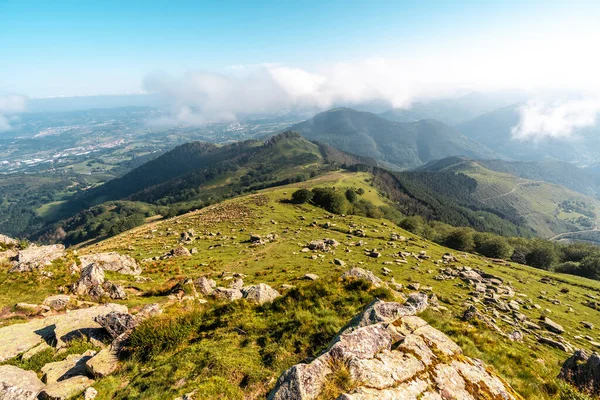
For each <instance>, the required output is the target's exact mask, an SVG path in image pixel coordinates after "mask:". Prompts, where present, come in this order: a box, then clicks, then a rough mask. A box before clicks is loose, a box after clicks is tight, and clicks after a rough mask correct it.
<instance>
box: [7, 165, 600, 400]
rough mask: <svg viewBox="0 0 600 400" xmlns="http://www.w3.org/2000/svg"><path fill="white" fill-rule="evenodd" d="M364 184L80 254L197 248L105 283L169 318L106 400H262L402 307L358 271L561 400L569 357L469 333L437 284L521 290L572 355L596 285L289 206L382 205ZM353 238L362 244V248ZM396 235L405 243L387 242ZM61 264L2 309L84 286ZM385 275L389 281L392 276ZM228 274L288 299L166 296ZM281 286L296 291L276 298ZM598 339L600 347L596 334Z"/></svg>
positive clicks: (249, 205)
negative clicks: (371, 321) (426, 294)
mask: <svg viewBox="0 0 600 400" xmlns="http://www.w3.org/2000/svg"><path fill="white" fill-rule="evenodd" d="M369 182H370V176H369V175H368V174H367V173H349V172H332V173H330V174H327V175H322V176H319V177H317V178H315V179H313V180H309V181H306V182H302V183H296V184H291V185H288V186H286V187H282V188H275V189H266V190H263V191H261V192H258V193H256V194H252V195H247V196H244V197H239V198H235V199H232V200H227V201H224V202H223V203H220V204H216V205H213V206H210V207H207V208H205V209H203V210H199V211H195V212H191V213H188V214H185V215H181V216H179V217H175V218H172V219H168V220H164V221H158V222H152V223H149V224H147V225H144V226H141V227H138V228H135V229H132V230H130V231H127V232H124V233H122V234H120V235H118V236H115V237H113V238H110V239H107V240H104V241H102V242H99V243H96V244H93V245H90V246H87V247H81V248H79V249H77V254H75V253H73V254H72V255H71V257H72V258H76V257H77V256H79V255H83V254H88V253H97V252H101V251H117V252H119V253H121V254H128V255H131V256H132V257H134V258H135V259H137V260H138V262H140V261H142V260H145V259H149V258H151V257H154V256H160V255H162V254H164V253H166V252H168V251H169V250H170V249H172V248H174V247H176V246H178V245H180V244H179V233H180V232H184V231H186V230H189V229H194V230H195V232H196V235H197V236H198V238H197V239H196V240H195V241H194V242H193V243H192V244H188V245H186V246H187V247H188V248H196V249H197V253H195V254H192V256H191V257H183V258H171V259H168V260H162V261H148V262H144V263H143V264H142V267H143V269H144V272H143V274H142V276H143V277H145V278H149V279H148V280H147V281H145V282H142V281H139V280H138V281H136V279H135V278H134V277H132V276H124V275H117V274H111V273H110V272H108V273H107V274H108V276H109V278H110V279H111V280H113V281H116V282H119V283H121V284H123V285H124V286H125V287H126V290H127V291H128V293H129V299H128V300H123V301H120V302H121V303H123V304H126V305H127V306H129V307H130V308H132V309H134V310H135V309H136V308H138V307H140V306H142V305H143V304H146V303H151V302H159V303H162V304H163V305H164V307H165V313H164V315H163V316H161V317H158V318H155V319H151V320H149V321H147V322H146V323H144V324H143V325H142V326H141V327H140V328H139V329H138V330H136V332H135V333H134V335H133V337H132V348H131V356H130V358H129V359H127V360H126V361H125V362H124V364H123V367H122V368H121V370H120V372H119V373H117V374H115V375H112V376H109V377H107V378H104V379H102V380H100V381H98V382H97V383H96V385H95V387H96V388H97V389H98V391H99V393H100V395H99V397H98V398H100V399H110V398H116V399H125V398H138V397H139V396H141V395H142V393H143V396H144V398H151V399H172V398H174V397H176V396H178V395H182V394H183V393H188V392H191V391H194V390H195V391H196V398H200V399H203V398H224V399H251V398H264V396H265V394H266V393H267V392H268V391H269V390H270V389H271V388H272V387H273V385H274V382H275V379H276V378H277V377H278V376H279V374H280V373H281V372H282V371H283V370H284V369H286V368H288V367H289V366H291V365H293V364H295V363H297V362H300V361H302V360H305V359H307V358H310V357H314V356H316V355H318V354H319V352H320V351H321V350H322V349H323V348H324V347H325V346H326V345H327V343H328V342H329V340H331V338H332V337H333V336H334V335H335V333H336V332H337V331H338V330H339V329H340V328H341V327H342V326H344V325H345V324H346V323H347V322H348V320H349V319H350V318H351V317H352V316H353V315H355V314H356V313H357V312H358V311H359V310H360V309H361V308H362V307H364V306H365V305H366V304H367V303H368V302H369V301H371V300H372V299H373V298H375V297H377V298H382V299H393V298H394V294H393V292H392V291H390V290H389V289H382V288H378V289H373V288H369V286H368V285H365V284H362V283H361V282H358V283H354V284H345V283H342V282H341V281H340V280H339V277H340V275H341V273H342V272H344V271H346V270H348V269H349V268H351V267H355V266H356V267H361V268H364V269H367V270H370V271H372V272H373V273H375V274H376V275H377V276H379V277H380V278H382V279H383V280H384V281H387V282H389V281H390V280H391V278H394V280H395V281H396V282H397V283H400V284H402V285H404V289H403V290H402V292H404V293H405V294H407V293H410V292H411V291H413V290H410V289H407V288H406V286H407V285H408V284H411V283H419V284H420V286H421V290H423V289H425V290H428V289H427V287H431V291H432V292H433V293H435V294H436V295H437V297H438V298H439V300H440V304H441V305H442V306H443V307H444V308H445V310H444V309H442V310H440V311H433V310H429V311H427V312H426V313H425V314H424V315H423V318H424V319H426V320H427V321H428V322H429V323H431V324H432V325H433V326H435V327H436V328H438V329H440V330H442V331H443V332H445V333H446V334H448V335H449V336H451V338H452V339H453V340H455V341H457V343H458V344H459V345H460V346H461V347H462V348H463V350H464V352H465V354H466V355H467V356H470V357H475V358H480V359H482V360H484V361H485V362H486V363H488V364H489V365H490V366H491V367H493V368H494V369H495V370H497V371H498V372H499V373H500V374H501V375H502V376H504V377H505V378H506V379H507V380H508V381H509V383H510V384H511V385H512V386H513V387H514V388H515V389H516V390H517V391H518V392H519V393H520V394H521V395H523V396H524V397H525V398H532V399H533V398H535V399H552V398H559V396H560V391H559V386H558V384H557V382H556V381H555V377H556V375H557V374H558V371H559V369H560V365H561V364H562V362H563V361H564V360H565V359H566V358H567V357H568V354H567V353H565V352H563V351H560V350H558V349H555V348H552V347H549V346H547V345H544V344H540V343H538V342H537V341H536V340H535V338H534V337H533V336H532V335H525V339H524V341H523V343H519V342H511V341H509V340H508V339H507V338H505V337H503V336H501V335H499V334H498V333H497V332H494V331H493V330H491V329H489V328H487V327H486V326H484V325H483V324H479V323H468V322H463V321H462V320H461V319H460V316H461V315H462V313H463V311H464V309H465V305H464V302H465V301H467V300H468V299H470V297H471V296H470V292H471V290H472V289H471V288H470V287H469V286H468V285H466V284H465V283H463V282H462V281H460V280H445V281H439V280H436V279H435V277H436V276H437V275H438V274H439V270H440V269H441V268H445V267H448V266H463V265H464V266H470V267H473V268H479V269H481V270H483V271H485V272H488V273H491V274H494V275H496V276H498V277H501V278H502V279H504V280H505V281H507V282H510V283H511V284H512V286H513V287H514V288H515V289H516V292H517V295H516V297H515V298H516V299H522V300H524V302H525V304H531V305H533V304H537V305H539V309H538V308H535V307H527V308H528V309H525V308H524V307H522V308H521V310H520V311H519V312H520V313H522V314H525V315H526V316H527V317H528V318H529V319H530V320H532V321H535V322H537V320H538V319H539V317H540V316H541V315H548V316H550V317H551V318H552V320H554V321H555V322H557V323H559V324H561V325H562V326H563V327H565V330H566V332H565V334H564V335H563V336H564V338H565V339H566V340H567V341H568V342H570V343H572V344H573V345H574V346H575V347H580V348H586V349H592V348H593V346H594V344H593V343H592V342H590V341H589V340H588V339H585V338H583V336H585V335H594V331H590V330H589V329H586V328H584V327H583V326H582V323H581V322H582V321H589V322H591V323H593V324H594V325H595V326H600V315H599V314H598V311H596V310H593V309H591V308H589V307H587V306H585V305H583V302H585V301H586V300H587V299H588V297H587V296H588V295H593V294H595V293H597V292H598V290H600V282H597V281H592V280H588V279H585V278H579V277H574V276H568V275H562V274H555V273H552V272H547V271H543V270H539V269H534V268H530V267H527V266H523V265H518V264H514V263H501V264H497V263H493V262H492V261H491V260H489V259H486V258H484V257H481V256H478V255H474V254H463V253H459V252H456V251H452V250H450V249H448V248H445V247H442V246H439V245H437V244H434V243H432V242H429V241H426V240H424V239H422V238H420V237H417V236H414V235H412V234H411V233H409V232H407V231H404V230H402V229H400V228H398V227H396V226H395V225H394V224H392V223H391V222H390V221H387V220H383V219H373V218H366V217H359V216H339V215H333V214H330V213H328V212H326V211H324V210H323V209H321V208H317V207H315V206H312V205H307V204H303V205H294V204H290V203H289V202H287V201H286V200H287V199H289V198H290V196H291V193H292V192H293V191H295V190H296V189H298V188H301V187H305V188H312V187H315V186H323V187H329V186H334V185H335V186H336V187H338V188H345V187H354V188H356V189H358V188H362V189H363V190H364V194H363V197H364V198H366V199H369V200H370V201H371V202H373V203H375V204H385V200H384V199H383V198H382V197H380V196H379V194H378V193H377V191H376V190H375V189H374V188H373V187H371V186H370V184H369ZM357 229H360V230H362V231H363V233H364V236H363V235H362V234H361V235H359V236H357V235H356V230H357ZM270 233H274V234H276V235H277V238H276V239H275V240H274V241H271V242H268V243H266V244H264V245H260V246H253V245H252V244H251V243H250V241H249V238H250V234H259V235H261V236H262V237H266V236H267V235H268V234H270ZM392 234H397V235H401V236H404V237H405V238H407V240H406V241H390V237H391V235H392ZM323 238H333V239H335V240H337V241H338V242H339V243H340V246H339V247H338V248H337V249H336V250H335V251H334V252H326V253H323V252H319V253H313V252H309V253H304V252H302V251H301V250H302V248H303V247H304V246H305V245H306V244H307V243H308V242H310V241H311V240H315V239H323ZM359 240H363V241H364V245H363V246H362V247H359V246H354V245H352V243H353V242H358V241H359ZM365 249H369V250H371V249H377V250H378V251H379V252H381V253H382V256H381V257H379V258H372V257H368V256H367V255H365ZM399 251H405V252H411V253H415V254H419V252H421V251H426V253H427V255H428V256H430V258H429V259H427V260H418V259H417V258H413V257H409V258H408V262H407V263H406V264H397V263H394V262H393V261H394V259H395V258H396V257H395V256H394V255H393V254H395V253H398V252H399ZM448 252H450V253H453V254H454V255H455V256H456V257H457V258H458V261H457V262H455V263H451V264H449V265H438V264H437V263H436V262H437V260H440V259H441V258H442V255H444V254H445V253H448ZM334 259H340V260H342V261H343V263H344V264H345V265H344V266H341V265H337V264H336V263H334ZM389 262H392V263H391V264H390V263H389ZM384 263H385V264H384ZM66 265H68V263H67V262H66V261H61V262H59V263H55V264H54V265H53V266H52V267H49V268H48V269H47V270H48V271H51V272H53V273H54V277H53V279H52V280H51V281H49V280H48V279H47V278H44V277H42V276H36V275H23V274H3V275H2V281H0V285H1V286H2V288H3V289H4V290H3V291H2V293H1V294H0V305H2V306H5V307H12V306H13V305H14V304H15V303H16V302H21V301H27V302H40V301H41V300H42V299H43V298H44V297H45V296H47V295H50V294H54V293H56V292H57V290H60V287H59V286H64V285H66V284H69V283H71V282H73V281H74V280H75V279H76V277H72V276H70V275H68V273H67V268H66ZM384 267H385V268H389V269H390V270H391V273H390V274H389V275H387V276H385V275H384V273H383V268H384ZM3 268H4V267H3ZM223 272H228V273H240V274H244V275H245V276H246V277H245V278H244V282H245V284H254V283H267V284H269V285H271V286H272V287H274V288H276V289H278V290H280V291H281V293H282V294H283V296H282V297H280V298H279V299H277V300H276V301H275V302H274V303H272V304H266V305H263V306H255V305H251V304H250V303H247V302H246V301H243V300H242V301H237V302H233V303H224V302H219V301H215V300H209V301H208V302H206V303H202V304H201V303H199V302H198V301H194V300H188V301H183V302H179V301H175V300H173V299H172V298H170V297H169V293H170V289H172V288H173V287H174V286H175V285H177V284H179V283H182V282H183V281H184V280H185V279H186V278H193V279H194V278H197V277H200V276H205V275H209V276H210V277H211V278H212V279H215V280H216V281H217V285H221V286H228V284H229V282H228V281H227V280H226V279H227V278H226V276H229V275H224V274H223ZM309 273H310V274H316V275H318V276H319V277H320V279H319V280H317V281H316V282H311V281H306V280H303V279H301V278H302V277H303V276H304V275H305V274H309ZM543 277H548V278H550V279H549V281H547V282H548V283H542V282H540V280H541V279H542V278H543ZM282 284H287V285H293V286H294V288H291V289H281V285H282ZM184 287H185V285H184ZM186 290H187V289H186ZM544 293H545V294H544ZM542 294H543V296H542V297H543V298H540V296H541V295H542ZM529 300H531V302H529ZM506 315H507V316H508V315H509V314H506ZM12 322H16V320H12ZM496 323H497V325H498V326H499V327H500V328H501V329H502V331H504V332H506V333H510V332H512V327H511V325H510V324H509V323H507V322H506V321H504V319H503V318H497V320H496ZM592 339H593V340H594V341H596V340H598V335H597V334H596V335H595V336H593V337H592ZM29 365H35V363H34V362H32V363H30V364H29ZM32 368H33V369H35V367H32ZM125 383H126V384H127V385H125ZM333 392H335V390H334V391H333ZM333 392H332V393H333ZM332 396H333V395H332ZM332 398H335V396H333V397H332ZM563 398H568V397H563Z"/></svg>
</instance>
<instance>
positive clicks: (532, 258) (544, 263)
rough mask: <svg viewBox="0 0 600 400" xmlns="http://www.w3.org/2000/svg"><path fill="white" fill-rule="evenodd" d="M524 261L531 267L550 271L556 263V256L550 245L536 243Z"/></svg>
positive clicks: (541, 242)
mask: <svg viewBox="0 0 600 400" xmlns="http://www.w3.org/2000/svg"><path fill="white" fill-rule="evenodd" d="M525 261H526V263H527V265H531V266H532V267H535V268H540V269H545V270H551V269H552V267H553V266H554V265H555V264H556V263H557V262H558V254H557V251H556V249H555V248H554V247H553V246H552V245H551V244H550V243H548V242H543V241H537V242H535V243H534V244H533V247H532V248H531V249H530V250H529V253H527V255H526V256H525Z"/></svg>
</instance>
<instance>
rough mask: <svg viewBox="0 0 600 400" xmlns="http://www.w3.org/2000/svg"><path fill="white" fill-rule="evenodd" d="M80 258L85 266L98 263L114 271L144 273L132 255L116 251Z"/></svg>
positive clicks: (132, 273) (130, 273) (134, 273)
mask: <svg viewBox="0 0 600 400" xmlns="http://www.w3.org/2000/svg"><path fill="white" fill-rule="evenodd" d="M79 260H80V261H81V266H82V267H83V268H85V267H87V266H88V265H90V264H96V265H98V266H100V267H101V268H102V269H103V270H105V271H114V272H118V273H120V274H125V275H139V274H141V273H142V269H141V268H140V267H139V266H138V264H137V262H136V261H135V260H134V259H133V258H132V257H130V256H127V255H121V254H119V253H116V252H108V253H97V254H89V255H85V256H80V257H79Z"/></svg>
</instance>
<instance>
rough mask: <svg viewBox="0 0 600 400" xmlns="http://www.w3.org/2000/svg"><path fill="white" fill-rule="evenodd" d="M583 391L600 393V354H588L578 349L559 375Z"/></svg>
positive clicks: (594, 393) (565, 363)
mask: <svg viewBox="0 0 600 400" xmlns="http://www.w3.org/2000/svg"><path fill="white" fill-rule="evenodd" d="M558 377H559V378H560V379H563V380H565V381H567V382H569V383H570V384H572V385H573V386H575V387H577V388H578V389H579V390H581V391H586V392H590V393H591V394H592V395H595V396H598V395H600V356H599V355H598V354H597V353H592V354H591V355H588V354H587V353H586V352H585V351H583V350H577V351H575V352H574V353H573V355H572V356H571V357H569V358H568V359H567V360H566V361H565V362H564V364H563V365H562V368H561V369H560V374H559V375H558Z"/></svg>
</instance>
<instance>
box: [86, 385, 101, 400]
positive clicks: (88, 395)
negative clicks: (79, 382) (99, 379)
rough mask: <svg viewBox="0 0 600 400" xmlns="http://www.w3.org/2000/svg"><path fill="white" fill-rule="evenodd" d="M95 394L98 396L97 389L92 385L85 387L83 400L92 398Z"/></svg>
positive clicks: (92, 399)
mask: <svg viewBox="0 0 600 400" xmlns="http://www.w3.org/2000/svg"><path fill="white" fill-rule="evenodd" d="M96 396H98V391H97V390H96V389H94V388H93V387H89V388H87V389H85V392H84V393H83V399H84V400H94V399H95V398H96Z"/></svg>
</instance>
